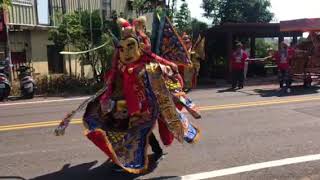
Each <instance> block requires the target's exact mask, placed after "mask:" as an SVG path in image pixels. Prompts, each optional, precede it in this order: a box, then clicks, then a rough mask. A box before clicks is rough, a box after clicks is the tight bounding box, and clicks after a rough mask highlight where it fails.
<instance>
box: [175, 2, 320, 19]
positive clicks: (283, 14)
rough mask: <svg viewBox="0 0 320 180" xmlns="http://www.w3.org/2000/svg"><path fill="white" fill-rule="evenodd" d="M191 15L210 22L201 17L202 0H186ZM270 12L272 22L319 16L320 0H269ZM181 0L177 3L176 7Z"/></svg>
mask: <svg viewBox="0 0 320 180" xmlns="http://www.w3.org/2000/svg"><path fill="white" fill-rule="evenodd" d="M186 2H187V3H188V5H189V8H190V10H191V16H192V17H194V18H197V19H199V20H202V21H204V22H207V23H209V24H211V20H209V19H206V18H204V17H202V14H203V13H204V11H203V10H202V9H201V7H200V6H201V3H202V0H186ZM270 2H271V5H272V7H271V9H270V10H271V12H273V13H274V14H275V17H274V22H278V21H282V20H291V19H300V18H320V0H303V1H302V0H270ZM180 5H181V1H180V2H179V3H178V7H179V6H180Z"/></svg>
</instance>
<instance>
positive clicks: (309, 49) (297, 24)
mask: <svg viewBox="0 0 320 180" xmlns="http://www.w3.org/2000/svg"><path fill="white" fill-rule="evenodd" d="M280 28H281V31H283V32H286V31H297V32H309V37H308V38H307V39H306V40H305V41H303V42H300V43H298V44H297V45H296V47H295V49H296V51H297V52H296V53H295V56H294V57H293V59H292V62H291V75H292V78H293V80H294V81H297V82H303V84H304V86H305V87H310V86H311V85H312V82H313V81H319V80H320V33H319V32H320V18H313V19H298V20H290V21H281V22H280Z"/></svg>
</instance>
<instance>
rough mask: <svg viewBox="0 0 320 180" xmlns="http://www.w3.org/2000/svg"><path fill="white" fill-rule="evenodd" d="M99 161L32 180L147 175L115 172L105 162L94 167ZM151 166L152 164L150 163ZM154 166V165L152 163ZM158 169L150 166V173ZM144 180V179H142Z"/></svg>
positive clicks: (99, 179)
mask: <svg viewBox="0 0 320 180" xmlns="http://www.w3.org/2000/svg"><path fill="white" fill-rule="evenodd" d="M97 163H98V161H93V162H89V163H84V164H80V165H76V166H73V167H70V164H66V165H64V166H63V167H62V169H61V170H60V171H57V172H54V173H50V174H46V175H42V176H39V177H36V178H33V179H30V180H71V179H75V180H89V179H90V180H106V179H108V180H120V179H121V180H131V179H140V178H139V177H141V176H143V175H146V174H142V175H135V174H129V173H125V172H114V171H113V170H112V169H111V165H112V164H110V163H109V162H105V163H104V164H102V165H100V166H98V167H94V166H95V165H96V164H97ZM150 164H151V163H150ZM152 164H154V163H152ZM155 168H156V166H155V165H152V166H150V170H149V172H148V173H151V172H153V171H154V169H155ZM175 178H176V177H158V178H154V179H155V180H158V179H159V180H161V179H175ZM142 179H143V178H142Z"/></svg>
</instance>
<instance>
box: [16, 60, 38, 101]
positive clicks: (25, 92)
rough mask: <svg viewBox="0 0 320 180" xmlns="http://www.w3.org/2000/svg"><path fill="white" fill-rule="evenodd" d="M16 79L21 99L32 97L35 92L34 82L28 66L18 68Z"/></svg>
mask: <svg viewBox="0 0 320 180" xmlns="http://www.w3.org/2000/svg"><path fill="white" fill-rule="evenodd" d="M17 71H18V73H19V74H18V77H19V80H20V90H21V95H22V97H23V98H30V99H32V98H33V97H34V93H35V90H36V85H35V81H34V80H33V78H32V75H31V73H32V68H30V67H28V66H20V67H19V68H18V70H17Z"/></svg>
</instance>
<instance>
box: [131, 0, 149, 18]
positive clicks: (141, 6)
mask: <svg viewBox="0 0 320 180" xmlns="http://www.w3.org/2000/svg"><path fill="white" fill-rule="evenodd" d="M146 1H147V0H134V1H133V2H132V7H133V9H134V10H135V12H136V15H137V16H140V15H142V14H143V12H144V10H145V8H146V7H145V4H146Z"/></svg>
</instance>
